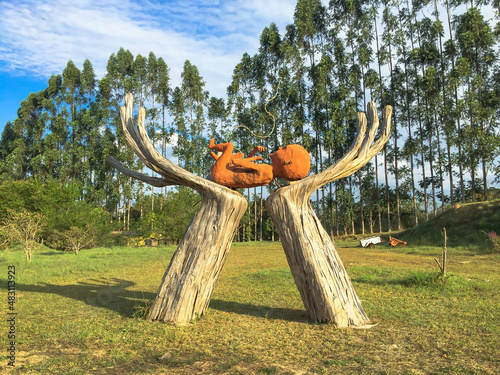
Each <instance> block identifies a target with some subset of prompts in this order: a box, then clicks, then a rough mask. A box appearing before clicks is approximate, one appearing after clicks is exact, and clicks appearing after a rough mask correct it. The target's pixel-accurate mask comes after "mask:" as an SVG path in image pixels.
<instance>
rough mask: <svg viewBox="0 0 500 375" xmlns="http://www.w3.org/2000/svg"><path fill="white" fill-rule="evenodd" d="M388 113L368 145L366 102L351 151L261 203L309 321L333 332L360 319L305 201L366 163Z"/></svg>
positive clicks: (373, 115)
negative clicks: (331, 327) (329, 325)
mask: <svg viewBox="0 0 500 375" xmlns="http://www.w3.org/2000/svg"><path fill="white" fill-rule="evenodd" d="M391 113H392V110H391V108H390V107H386V110H385V116H384V122H383V126H382V129H381V131H380V134H381V136H380V138H379V139H378V140H377V141H376V142H374V139H375V134H376V132H377V129H378V125H379V121H378V116H377V110H376V108H375V105H374V104H373V102H370V106H369V111H368V115H369V118H370V125H371V127H370V130H369V133H368V134H367V132H366V131H367V120H366V117H365V115H364V114H363V113H359V114H358V128H357V131H356V139H355V140H354V143H353V145H352V146H351V149H350V150H349V151H348V152H347V153H346V154H345V155H344V156H343V157H342V158H341V159H340V160H339V161H338V162H337V163H336V164H335V165H333V166H331V167H329V168H328V169H326V170H325V171H323V172H322V173H319V174H317V175H312V176H309V177H307V178H305V179H303V180H301V181H298V182H295V183H292V184H291V185H289V186H285V187H282V188H280V189H278V190H276V191H275V192H274V193H272V194H271V195H270V196H269V197H268V198H267V200H266V208H267V210H268V212H269V214H270V215H271V218H272V219H273V222H274V224H275V225H276V227H277V228H278V233H279V235H280V239H281V242H282V245H283V249H284V251H285V254H286V257H287V260H288V264H289V265H290V269H291V271H292V275H293V277H294V280H295V284H296V285H297V288H298V289H299V292H300V295H301V297H302V301H303V302H304V306H305V307H306V310H307V312H308V314H309V317H310V318H311V319H312V320H314V321H316V322H325V323H326V322H331V323H333V324H335V325H336V326H337V327H349V326H359V325H364V324H366V323H367V322H368V321H369V319H368V317H367V316H366V313H365V312H364V310H363V308H362V307H361V303H360V301H359V298H358V296H357V295H356V292H355V291H354V288H353V286H352V283H351V280H350V278H349V276H348V274H347V272H346V270H345V268H344V266H343V264H342V261H341V260H340V258H339V256H338V254H337V252H336V250H335V245H334V243H333V241H332V240H331V238H330V236H329V235H328V233H327V232H326V231H325V229H324V228H323V226H322V225H321V221H320V220H319V219H318V217H317V216H316V214H315V213H314V211H313V209H312V205H311V201H310V197H311V195H312V194H313V193H314V191H315V190H317V189H318V188H319V187H321V186H323V185H325V184H327V183H330V182H332V181H335V180H338V179H340V178H345V177H348V176H350V175H352V174H353V173H355V172H356V171H358V170H359V169H361V168H362V167H363V166H364V165H365V164H366V163H368V161H370V160H371V159H372V158H373V157H374V156H375V155H376V154H377V153H378V152H379V151H380V150H381V149H382V148H383V147H384V145H385V143H386V142H387V140H388V139H389V134H390V122H391Z"/></svg>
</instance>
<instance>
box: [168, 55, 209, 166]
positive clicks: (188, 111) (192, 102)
mask: <svg viewBox="0 0 500 375" xmlns="http://www.w3.org/2000/svg"><path fill="white" fill-rule="evenodd" d="M181 79H182V80H181V86H180V87H179V88H178V89H176V90H175V91H174V95H176V96H177V97H176V98H175V99H174V102H175V104H176V105H179V107H178V108H176V113H177V114H179V111H178V109H180V111H181V112H183V113H182V125H183V126H184V127H185V133H184V134H179V139H180V138H181V137H184V139H183V140H182V142H183V144H182V150H181V149H180V148H177V152H178V153H179V156H181V157H182V159H183V163H184V167H185V168H186V169H187V170H189V171H191V172H193V173H196V174H198V175H201V174H204V173H205V172H206V171H207V170H208V165H207V163H208V159H207V158H206V157H205V156H206V153H200V152H199V150H203V149H204V148H205V147H206V144H207V142H206V139H205V138H204V136H203V131H204V122H205V96H206V93H205V92H204V91H203V88H204V87H205V82H204V81H203V78H202V77H201V75H200V73H199V70H198V68H197V67H196V66H195V65H193V64H191V62H190V61H189V60H186V61H185V63H184V68H183V70H182V72H181Z"/></svg>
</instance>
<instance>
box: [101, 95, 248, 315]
mask: <svg viewBox="0 0 500 375" xmlns="http://www.w3.org/2000/svg"><path fill="white" fill-rule="evenodd" d="M120 115H121V121H122V126H123V132H124V134H125V138H126V140H127V143H128V144H129V145H130V147H132V149H133V150H134V151H135V153H136V154H137V156H138V157H139V158H140V159H141V160H142V162H143V163H144V164H145V165H146V166H147V167H148V168H150V169H151V170H153V171H155V172H156V173H158V174H160V175H161V176H163V178H155V177H151V176H147V175H144V174H142V173H138V172H134V171H132V170H130V169H128V168H126V167H124V166H123V165H121V164H120V162H118V161H117V160H116V159H114V158H112V157H110V158H108V162H109V163H110V164H112V165H113V166H114V167H115V168H117V169H118V170H119V171H120V172H122V173H124V174H126V175H128V176H130V177H133V178H136V179H138V180H141V181H144V182H147V183H149V184H151V185H153V186H156V187H162V186H168V185H183V186H188V187H191V188H193V189H195V190H196V191H197V192H198V193H199V194H200V195H201V208H200V210H199V212H198V213H197V214H196V215H195V217H194V218H193V220H192V221H191V223H190V224H189V226H188V228H187V230H186V233H185V234H184V237H183V238H182V240H181V242H180V244H179V247H178V248H177V250H176V252H175V254H174V256H173V257H172V260H171V261H170V264H169V266H168V268H167V270H166V272H165V275H164V276H163V280H162V282H161V285H160V287H159V289H158V293H157V295H156V298H155V299H154V301H153V303H152V304H151V306H150V308H149V310H148V312H147V315H146V319H147V320H148V321H171V322H189V321H191V320H193V319H195V318H196V317H197V316H201V315H203V314H204V312H205V310H206V309H207V307H208V303H209V302H210V297H211V296H212V292H213V290H214V286H215V283H216V282H217V279H218V277H219V273H220V271H221V269H222V267H223V266H224V262H225V261H226V257H227V254H228V252H229V248H230V246H231V241H232V239H233V237H234V234H235V232H236V229H237V227H238V224H239V222H240V219H241V218H242V216H243V214H244V213H245V210H246V208H247V201H246V199H245V198H244V197H243V196H242V195H241V194H239V193H238V192H236V191H233V190H231V189H228V188H226V187H224V186H222V185H219V184H216V183H215V182H212V181H209V180H206V179H204V178H201V177H198V176H196V175H194V174H192V173H190V172H188V171H186V170H184V169H183V168H181V167H179V166H177V165H175V164H173V163H172V162H170V161H169V160H168V159H166V158H164V157H163V156H162V155H161V154H160V153H159V152H158V151H157V150H156V148H154V147H153V145H152V143H151V141H150V140H149V138H148V135H147V133H146V129H145V117H146V110H145V109H144V108H140V109H139V113H138V116H137V117H138V120H137V122H138V126H137V127H136V126H135V125H134V122H133V97H132V94H128V95H127V96H126V97H125V107H121V108H120Z"/></svg>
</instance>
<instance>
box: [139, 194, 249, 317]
mask: <svg viewBox="0 0 500 375" xmlns="http://www.w3.org/2000/svg"><path fill="white" fill-rule="evenodd" d="M225 190H228V191H226V192H222V191H221V192H220V193H222V194H220V195H215V194H211V193H208V194H207V193H202V202H201V208H200V211H199V212H198V213H197V214H196V216H195V217H194V218H193V220H192V221H191V224H190V225H189V227H188V229H187V231H186V233H185V234H184V237H183V238H182V240H181V242H180V244H179V247H178V248H177V250H176V252H175V254H174V256H173V257H172V260H171V261H170V265H169V266H168V268H167V270H166V272H165V275H164V276H163V280H162V282H161V285H160V288H159V289H158V293H157V295H156V298H155V299H154V301H153V304H152V305H151V307H150V309H149V311H148V313H147V316H146V319H147V320H148V321H155V320H160V321H171V322H189V321H191V320H193V319H195V318H196V317H198V316H201V315H203V314H204V313H205V310H206V309H207V306H208V304H209V302H210V298H211V296H212V292H213V290H214V287H215V284H216V282H217V280H218V278H219V274H220V271H221V270H222V267H223V266H224V263H225V261H226V257H227V254H228V252H229V248H230V247H231V241H232V240H233V237H234V234H235V233H236V229H237V228H238V225H239V222H240V219H241V218H242V217H243V215H244V213H245V210H246V208H247V201H246V199H245V198H244V197H243V196H241V195H240V194H239V193H237V192H234V191H231V190H229V189H225Z"/></svg>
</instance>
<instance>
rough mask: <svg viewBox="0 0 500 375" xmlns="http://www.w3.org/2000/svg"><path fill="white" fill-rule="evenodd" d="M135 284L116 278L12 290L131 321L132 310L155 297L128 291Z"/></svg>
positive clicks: (149, 293) (20, 285) (21, 285)
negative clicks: (82, 305) (47, 296)
mask: <svg viewBox="0 0 500 375" xmlns="http://www.w3.org/2000/svg"><path fill="white" fill-rule="evenodd" d="M134 285H135V283H134V282H132V281H129V280H122V279H117V278H100V279H90V280H86V281H78V282H77V283H76V284H68V285H57V284H49V283H37V284H35V285H31V284H30V285H28V284H16V290H18V291H23V292H32V293H47V294H55V295H60V296H62V297H66V298H72V299H75V300H77V301H82V302H84V303H86V304H87V305H89V306H92V307H100V308H105V309H108V310H112V311H115V312H117V313H118V314H120V315H122V316H123V317H132V316H133V314H134V312H135V311H136V309H137V308H136V307H142V306H145V302H147V301H149V300H151V299H153V298H154V297H155V295H156V294H155V293H151V292H141V291H137V290H129V289H128V288H130V287H132V286H134Z"/></svg>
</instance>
